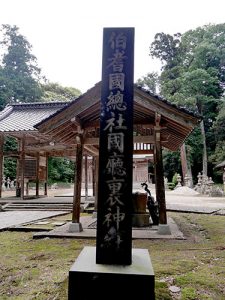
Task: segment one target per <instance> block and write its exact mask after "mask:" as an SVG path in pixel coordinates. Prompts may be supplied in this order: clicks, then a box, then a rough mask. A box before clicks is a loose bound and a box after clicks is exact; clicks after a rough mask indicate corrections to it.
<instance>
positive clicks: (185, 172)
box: [180, 143, 193, 187]
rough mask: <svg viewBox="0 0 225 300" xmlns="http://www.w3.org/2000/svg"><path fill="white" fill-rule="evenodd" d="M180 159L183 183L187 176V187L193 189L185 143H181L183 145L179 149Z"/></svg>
mask: <svg viewBox="0 0 225 300" xmlns="http://www.w3.org/2000/svg"><path fill="white" fill-rule="evenodd" d="M180 159H181V167H182V175H183V181H184V179H185V176H188V177H189V184H190V186H189V187H193V178H192V171H191V164H190V160H189V159H188V155H187V151H186V145H185V143H183V145H182V146H181V147H180ZM184 182H185V181H184Z"/></svg>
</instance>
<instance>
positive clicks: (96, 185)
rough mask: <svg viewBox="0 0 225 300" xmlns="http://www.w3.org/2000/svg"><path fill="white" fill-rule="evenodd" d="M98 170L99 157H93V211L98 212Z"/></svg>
mask: <svg viewBox="0 0 225 300" xmlns="http://www.w3.org/2000/svg"><path fill="white" fill-rule="evenodd" d="M98 170H99V156H96V157H95V207H94V209H95V211H97V210H98Z"/></svg>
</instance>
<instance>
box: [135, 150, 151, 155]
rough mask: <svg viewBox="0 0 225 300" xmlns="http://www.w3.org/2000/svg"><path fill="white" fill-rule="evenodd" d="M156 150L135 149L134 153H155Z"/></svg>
mask: <svg viewBox="0 0 225 300" xmlns="http://www.w3.org/2000/svg"><path fill="white" fill-rule="evenodd" d="M153 153H154V150H133V154H143V155H144V154H153Z"/></svg>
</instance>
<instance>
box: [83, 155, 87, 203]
mask: <svg viewBox="0 0 225 300" xmlns="http://www.w3.org/2000/svg"><path fill="white" fill-rule="evenodd" d="M84 175H85V176H84V180H85V181H84V183H85V201H87V200H88V158H87V154H85V159H84Z"/></svg>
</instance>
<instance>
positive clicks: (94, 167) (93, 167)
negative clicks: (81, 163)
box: [92, 156, 96, 197]
mask: <svg viewBox="0 0 225 300" xmlns="http://www.w3.org/2000/svg"><path fill="white" fill-rule="evenodd" d="M95 169H96V160H95V157H94V156H93V157H92V190H93V194H92V196H93V197H94V196H95V193H96V188H95V187H96V186H95V184H96V183H95V180H96V178H95V172H96V171H95Z"/></svg>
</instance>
